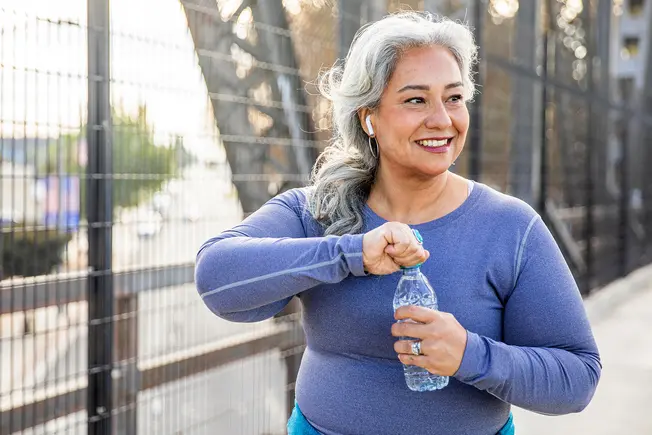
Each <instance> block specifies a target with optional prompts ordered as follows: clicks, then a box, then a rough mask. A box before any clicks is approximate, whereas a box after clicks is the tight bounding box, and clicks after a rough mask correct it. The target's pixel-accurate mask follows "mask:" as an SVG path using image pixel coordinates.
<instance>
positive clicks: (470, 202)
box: [364, 180, 484, 231]
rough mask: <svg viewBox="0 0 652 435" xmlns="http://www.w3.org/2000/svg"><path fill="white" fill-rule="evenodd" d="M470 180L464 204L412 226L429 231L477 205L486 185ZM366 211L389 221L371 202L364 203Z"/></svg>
mask: <svg viewBox="0 0 652 435" xmlns="http://www.w3.org/2000/svg"><path fill="white" fill-rule="evenodd" d="M470 181H471V182H472V183H473V189H472V190H471V194H470V195H469V196H468V197H467V198H466V199H465V200H464V202H463V203H462V204H460V206H459V207H457V208H456V209H455V210H453V211H452V212H450V213H448V214H446V215H444V216H442V217H440V218H437V219H434V220H431V221H428V222H422V223H420V224H408V225H409V226H410V228H414V229H417V230H420V231H427V230H430V229H433V228H439V227H441V226H443V225H447V224H449V223H451V222H453V221H455V220H456V219H458V218H459V217H461V216H462V215H464V214H465V213H466V212H467V211H468V210H469V209H470V208H471V207H473V206H474V205H475V203H477V202H478V199H480V197H481V196H482V194H483V192H484V186H483V185H482V183H478V182H477V181H473V180H470ZM364 212H365V215H367V216H368V217H370V218H372V219H373V220H376V221H380V222H381V224H384V223H387V222H389V221H388V220H387V219H385V218H383V217H381V216H379V215H378V214H377V213H376V212H375V211H373V210H372V209H371V207H369V204H367V203H366V202H365V204H364Z"/></svg>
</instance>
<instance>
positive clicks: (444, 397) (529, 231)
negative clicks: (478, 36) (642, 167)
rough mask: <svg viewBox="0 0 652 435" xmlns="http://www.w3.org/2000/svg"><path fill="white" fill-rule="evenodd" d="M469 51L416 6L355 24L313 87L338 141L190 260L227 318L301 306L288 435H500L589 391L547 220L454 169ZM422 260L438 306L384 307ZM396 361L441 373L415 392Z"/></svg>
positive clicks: (588, 372) (585, 398)
mask: <svg viewBox="0 0 652 435" xmlns="http://www.w3.org/2000/svg"><path fill="white" fill-rule="evenodd" d="M475 57H476V47H475V45H474V43H473V38H472V35H471V33H470V32H469V30H468V29H467V28H466V27H464V26H463V25H461V24H456V23H453V22H451V21H448V20H438V19H434V18H433V17H431V16H430V15H426V14H418V13H412V12H411V13H402V14H398V15H392V16H389V17H386V18H385V19H383V20H380V21H378V22H376V23H374V24H371V25H369V26H368V27H366V28H364V29H362V30H361V31H360V32H359V34H358V35H357V37H356V39H355V40H354V42H353V44H352V47H351V49H350V52H349V55H348V57H347V59H346V62H345V63H344V65H343V66H336V67H334V68H333V69H332V70H331V71H330V72H329V73H328V74H326V75H325V76H324V77H323V80H322V82H321V85H322V86H321V89H322V91H323V93H324V95H325V96H326V97H327V98H329V99H330V100H331V101H332V103H333V121H334V127H335V128H334V130H335V137H334V141H333V144H332V145H331V146H330V147H329V148H328V149H327V150H326V151H325V152H324V153H323V155H322V156H321V157H320V161H319V162H318V165H317V166H316V169H315V171H314V174H313V182H312V186H310V187H308V188H304V189H295V190H291V191H288V192H285V193H283V194H280V195H278V196H277V197H276V198H273V199H272V200H270V201H269V202H268V203H267V204H265V205H264V206H263V207H262V208H260V210H258V211H257V212H256V213H254V214H252V215H251V216H249V217H248V218H247V219H246V220H244V221H243V222H242V223H241V224H240V225H238V226H236V227H235V228H233V229H231V230H228V231H225V232H223V233H222V234H220V235H219V236H217V237H215V238H213V239H211V240H209V241H208V242H206V244H204V246H203V247H202V248H201V250H200V252H199V254H198V258H197V270H196V282H197V287H198V290H199V292H200V294H201V296H202V298H203V300H204V302H205V303H206V305H207V306H208V307H209V308H210V309H211V310H212V311H213V312H214V313H215V314H216V315H218V316H220V317H222V318H224V319H228V320H231V321H234V322H256V321H260V320H263V319H268V318H270V317H272V316H273V315H275V314H276V313H278V312H279V311H280V310H281V309H283V307H285V306H286V304H287V303H288V302H289V301H290V299H292V298H293V297H294V296H297V297H299V299H300V300H301V303H302V306H303V326H304V330H305V334H306V341H307V348H306V350H305V353H304V356H303V360H302V364H301V368H300V371H299V375H298V380H297V385H296V399H297V407H296V408H295V412H294V414H293V416H292V418H291V421H290V423H289V427H290V433H324V434H354V433H355V434H374V435H376V434H399V433H407V434H426V433H427V434H435V433H437V434H440V433H441V434H449V435H451V434H474V435H481V434H487V435H489V434H496V433H513V425H512V423H511V414H510V404H514V405H517V406H520V407H523V408H527V409H530V410H532V411H536V412H540V413H545V414H565V413H571V412H579V411H581V410H582V409H583V408H584V407H586V405H587V404H588V403H589V401H590V400H591V397H592V396H593V393H594V391H595V388H596V385H597V383H598V379H599V377H600V371H601V365H600V360H599V356H598V351H597V348H596V345H595V342H594V339H593V336H592V333H591V329H590V326H589V323H588V321H587V318H586V315H585V312H584V309H583V305H582V300H581V298H580V295H579V292H578V290H577V287H576V284H575V282H574V280H573V277H572V275H571V273H570V271H569V269H568V267H567V265H566V263H565V262H564V259H563V257H562V255H561V254H560V251H559V249H558V247H557V245H556V244H555V241H554V239H553V238H552V236H551V234H550V233H549V231H548V230H547V228H546V226H545V224H544V223H543V221H542V220H541V218H540V217H539V216H538V215H537V213H536V212H535V211H534V210H533V209H532V208H530V207H529V206H528V205H526V204H525V203H523V202H522V201H520V200H518V199H515V198H512V197H509V196H506V195H503V194H501V193H498V192H496V191H494V190H492V189H490V188H489V187H487V186H485V185H483V184H480V183H477V182H471V181H469V180H466V179H464V178H462V177H460V176H459V175H455V174H453V173H451V172H449V167H450V166H451V165H452V164H453V163H454V162H455V159H457V157H458V156H459V155H460V153H461V152H462V149H463V147H464V141H465V139H466V135H467V132H468V129H469V113H468V110H467V107H466V102H467V101H469V100H470V99H471V97H472V96H473V94H474V84H473V81H472V74H471V65H472V63H473V62H474V61H475ZM411 229H417V230H418V231H419V232H420V233H421V234H422V235H423V238H424V242H423V245H421V244H419V242H418V241H417V240H416V239H415V237H414V236H413V234H412V231H411ZM426 260H427V261H426ZM422 262H425V263H424V264H423V266H422V271H423V273H424V274H425V275H426V276H427V277H428V278H429V280H430V282H431V283H432V284H433V287H434V288H435V290H436V292H437V294H438V297H439V307H440V311H439V312H438V311H433V310H429V309H426V308H418V307H402V308H400V309H398V310H397V311H396V312H394V310H393V308H392V298H393V295H394V290H395V288H396V284H397V282H398V279H399V276H400V273H398V274H397V273H395V272H397V271H399V268H400V266H412V265H415V264H418V263H422ZM245 266H246V267H245ZM406 318H411V319H413V320H415V321H416V322H418V323H404V322H401V323H398V322H397V321H398V320H400V319H406ZM398 337H412V338H413V339H414V340H399V339H398ZM415 340H416V341H420V342H421V352H420V354H419V355H414V354H412V346H411V344H412V342H413V341H415ZM402 363H404V364H413V365H418V366H421V367H424V368H426V369H427V370H429V371H430V372H432V373H435V374H439V375H444V376H450V377H451V379H450V384H449V385H448V386H447V387H446V388H444V389H442V390H439V391H434V392H427V393H418V392H413V391H411V390H409V389H408V388H407V386H406V384H405V380H404V375H403V368H402ZM299 428H303V429H299Z"/></svg>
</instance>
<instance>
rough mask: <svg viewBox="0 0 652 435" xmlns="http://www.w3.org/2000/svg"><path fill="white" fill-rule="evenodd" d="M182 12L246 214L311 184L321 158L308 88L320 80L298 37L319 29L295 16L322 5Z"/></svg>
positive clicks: (195, 6)
mask: <svg viewBox="0 0 652 435" xmlns="http://www.w3.org/2000/svg"><path fill="white" fill-rule="evenodd" d="M183 5H184V9H185V12H186V16H187V18H188V24H189V27H190V32H191V35H192V37H193V40H194V43H195V48H196V50H197V54H198V58H199V65H200V67H201V70H202V73H203V74H204V78H205V80H206V84H207V87H208V90H209V93H210V95H211V99H212V103H213V109H214V114H215V119H216V121H217V126H218V128H219V130H220V136H221V138H222V140H223V143H224V146H225V150H226V154H227V159H228V161H229V165H230V166H231V172H232V174H233V183H234V184H235V186H236V189H237V191H238V194H239V198H240V202H241V204H242V208H243V210H244V212H245V213H248V212H252V211H254V210H256V209H257V208H259V207H260V206H261V205H262V204H263V203H264V202H265V201H267V200H268V199H269V198H270V196H272V195H274V194H276V193H278V192H280V191H283V190H286V189H288V188H291V187H296V186H301V185H303V184H305V182H306V181H307V179H308V176H309V174H310V170H311V168H312V165H313V163H314V161H315V159H316V156H317V149H316V145H317V143H316V141H315V139H316V135H315V127H314V125H313V120H312V117H311V113H312V112H313V108H312V107H311V106H309V105H308V102H309V99H308V96H307V95H306V91H305V82H304V80H312V79H314V77H305V76H303V75H302V73H303V72H305V69H303V65H301V64H300V63H299V61H298V59H297V51H299V50H297V48H296V41H295V40H294V38H293V36H294V34H295V33H296V31H297V25H298V26H299V27H302V24H308V25H310V24H315V23H314V22H312V23H309V22H308V23H306V22H305V21H302V20H295V19H293V18H292V19H290V16H292V17H294V16H296V15H297V14H299V15H302V14H303V12H302V11H303V10H304V8H319V7H320V6H315V5H306V4H304V3H301V2H285V1H282V0H265V1H256V0H243V1H240V2H238V1H224V0H220V1H217V2H216V1H215V0H188V1H184V3H183ZM288 9H291V10H290V11H288ZM291 23H292V24H293V26H292V27H291ZM304 36H307V38H310V39H312V40H314V39H316V38H315V35H309V36H308V35H307V34H304ZM310 39H301V43H302V44H310V42H311V41H310Z"/></svg>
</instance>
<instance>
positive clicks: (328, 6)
mask: <svg viewBox="0 0 652 435" xmlns="http://www.w3.org/2000/svg"><path fill="white" fill-rule="evenodd" d="M401 9H414V10H428V11H431V12H434V13H438V14H442V15H446V16H449V17H451V18H453V19H459V20H463V21H465V22H468V23H470V24H471V25H472V26H473V28H474V32H475V37H476V40H477V42H478V43H479V44H480V46H481V53H480V56H481V62H480V63H479V65H478V67H477V70H476V73H477V75H476V77H477V80H478V83H479V85H480V86H479V89H480V94H479V95H478V96H477V97H476V99H475V101H474V102H473V103H472V104H471V105H470V109H471V115H472V118H471V119H472V124H471V132H470V135H469V138H468V142H467V145H466V150H465V151H464V153H463V155H462V158H461V159H460V160H459V163H458V164H457V165H456V166H455V171H457V172H459V173H460V174H462V175H465V176H467V177H469V178H472V179H475V180H478V181H480V182H483V183H486V184H488V185H490V186H492V187H494V188H496V189H498V190H501V191H504V192H507V193H510V194H512V195H515V196H518V197H520V198H523V199H524V200H526V201H528V202H529V203H530V204H531V205H532V206H534V207H535V208H536V209H537V210H538V211H539V213H540V214H541V215H542V216H543V217H544V219H545V222H546V223H547V225H548V226H549V228H550V229H551V231H552V232H553V234H554V235H555V237H556V239H557V241H558V243H559V245H560V246H561V248H562V251H563V253H564V255H565V256H566V259H567V261H568V263H569V265H570V266H571V269H572V270H573V273H574V275H575V277H576V279H577V282H578V285H579V286H580V288H581V291H582V293H583V295H584V296H586V297H589V296H590V295H591V294H593V293H595V292H596V291H597V290H599V289H601V288H603V287H605V286H607V285H609V284H610V283H612V282H613V281H614V280H616V279H618V278H621V277H624V276H626V275H628V274H629V273H630V272H632V271H634V270H636V269H638V268H640V267H642V266H645V265H647V264H649V263H651V262H652V171H651V170H650V168H651V167H652V148H651V147H650V143H651V141H650V140H651V132H652V131H651V127H652V99H651V98H650V91H649V90H650V89H652V57H651V55H650V40H651V35H650V34H649V32H650V29H651V28H652V27H651V24H652V6H651V5H650V1H644V0H637V1H635V0H592V1H589V0H539V1H534V0H532V1H526V0H520V1H519V0H430V1H429V0H421V1H419V0H403V1H397V0H339V1H337V0H131V1H127V0H112V1H111V2H107V1H105V0H59V1H57V2H52V1H48V0H29V1H26V0H3V1H2V3H0V194H1V196H0V206H1V207H0V210H1V211H2V224H1V225H2V226H1V231H0V258H1V259H2V263H1V265H0V433H2V434H5V433H7V434H10V433H24V434H44V433H60V432H61V433H63V432H65V433H97V434H108V433H120V434H122V433H136V432H138V433H145V434H150V433H156V434H166V433H170V434H203V433H207V434H208V433H211V434H261V435H262V434H265V435H272V434H274V435H276V434H282V433H284V426H285V421H286V418H287V415H288V414H287V413H288V409H289V407H291V406H292V404H293V397H294V390H293V388H294V384H293V380H294V377H295V375H296V371H297V368H298V365H299V362H300V359H301V354H302V351H303V336H302V331H301V329H300V326H299V323H298V322H299V319H300V313H299V312H298V310H297V306H296V305H291V306H290V307H288V309H287V310H286V311H284V312H283V313H282V314H281V315H279V316H278V317H277V318H275V319H271V320H269V321H265V322H260V323H257V324H230V323H227V322H224V321H221V320H220V319H217V318H215V317H214V316H213V315H212V314H211V313H209V312H208V310H207V309H206V308H205V307H204V306H203V304H202V302H201V300H200V299H199V297H198V296H197V294H196V291H195V289H194V286H193V268H194V264H193V262H194V258H195V254H196V252H197V250H198V248H199V247H200V245H201V244H202V243H203V242H204V241H205V240H207V239H208V238H210V237H211V236H213V235H216V234H217V233H219V232H220V231H221V230H223V229H225V228H227V227H229V226H231V225H233V224H235V223H237V222H238V221H239V220H241V219H242V218H243V217H244V216H246V215H247V214H249V213H251V212H253V211H255V210H256V209H257V208H258V207H260V206H261V205H262V204H263V203H264V202H265V201H267V200H268V199H269V198H271V197H272V196H274V195H276V194H277V193H279V192H282V191H284V190H287V189H290V188H293V187H298V186H303V185H305V184H306V183H307V182H308V177H309V174H310V170H311V167H312V165H313V163H314V161H315V159H316V157H317V156H318V154H319V152H320V151H321V150H323V148H324V147H325V146H326V145H327V141H328V139H329V132H328V127H329V119H328V117H327V113H328V102H327V101H325V100H324V99H323V98H321V97H320V96H319V95H318V94H317V91H316V87H315V84H314V83H315V79H316V77H317V75H318V73H319V71H320V70H321V69H322V68H324V67H327V66H330V65H332V64H333V62H335V61H336V60H337V59H338V58H343V57H344V56H345V54H346V52H347V50H348V47H349V45H350V43H351V41H352V39H353V36H354V34H355V32H356V31H357V30H358V29H359V28H360V26H362V25H364V24H365V23H368V22H370V21H373V20H377V19H379V18H380V17H382V16H384V15H385V14H387V13H388V12H394V11H397V10H401ZM225 273H228V271H225Z"/></svg>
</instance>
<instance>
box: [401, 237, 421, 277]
mask: <svg viewBox="0 0 652 435" xmlns="http://www.w3.org/2000/svg"><path fill="white" fill-rule="evenodd" d="M412 234H414V237H416V239H417V242H419V244H420V245H423V237H422V236H421V233H420V232H419V230H415V229H414V228H413V229H412ZM422 264H423V263H419V264H415V265H414V266H401V269H403V270H412V269H418V268H420V267H421V265H422Z"/></svg>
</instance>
